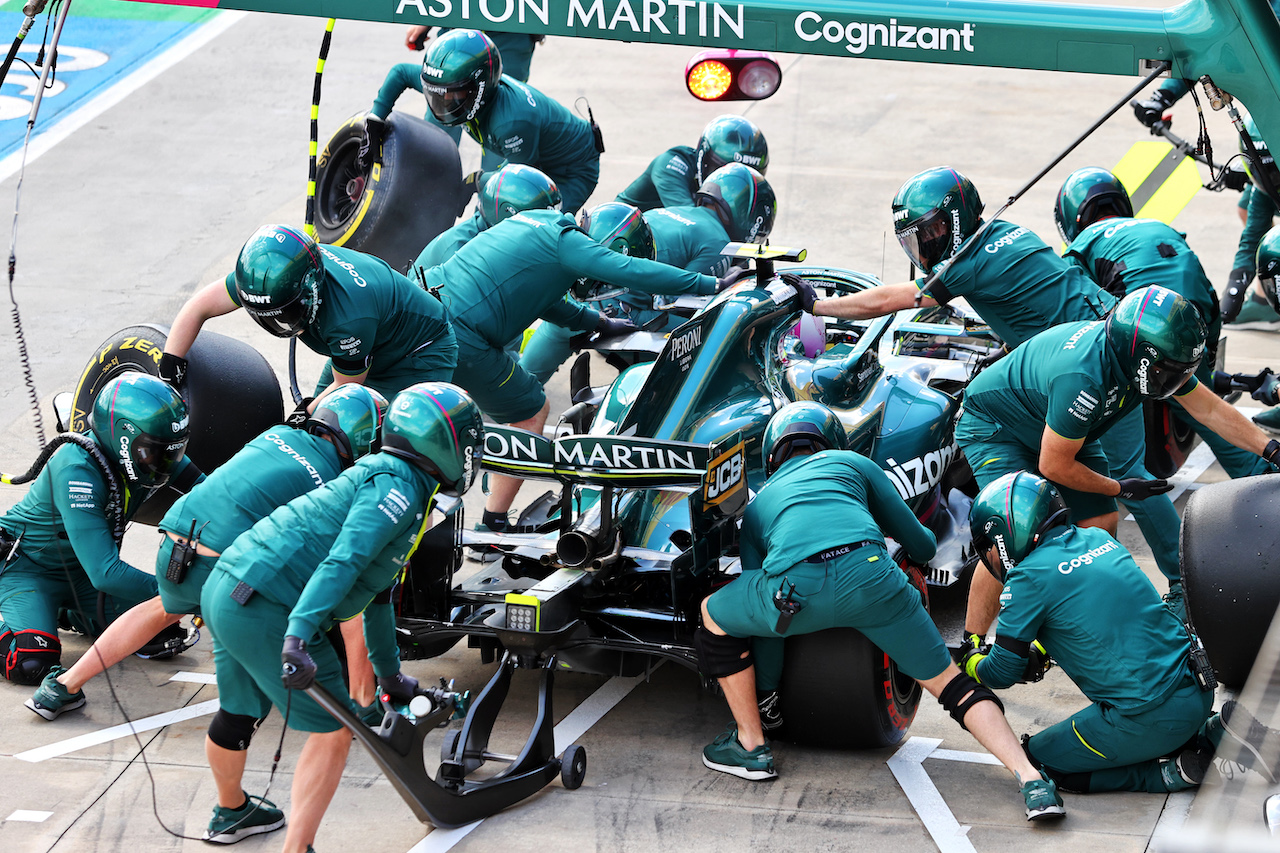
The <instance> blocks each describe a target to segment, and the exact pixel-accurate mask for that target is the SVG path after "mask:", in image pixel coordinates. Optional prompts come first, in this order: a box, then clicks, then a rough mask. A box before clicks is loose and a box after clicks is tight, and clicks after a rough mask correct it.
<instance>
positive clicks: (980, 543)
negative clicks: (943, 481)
mask: <svg viewBox="0 0 1280 853" xmlns="http://www.w3.org/2000/svg"><path fill="white" fill-rule="evenodd" d="M1070 520H1071V515H1070V511H1069V510H1068V509H1067V505H1066V503H1065V502H1064V501H1063V500H1062V496H1061V495H1060V494H1058V490H1057V489H1055V488H1054V487H1053V484H1052V483H1050V482H1049V481H1048V480H1045V479H1043V478H1041V477H1037V476H1036V475H1035V474H1031V473H1028V472H1027V471H1015V472H1014V473H1012V474H1005V475H1004V476H1003V477H1000V478H998V479H996V480H992V481H991V482H990V483H988V484H987V485H986V487H985V488H984V489H983V490H982V491H981V492H979V493H978V496H977V497H976V498H974V501H973V506H972V507H970V508H969V533H970V534H971V535H972V536H973V546H974V549H975V550H976V551H977V552H978V555H979V556H980V557H982V559H983V562H985V563H986V564H987V567H988V568H989V569H991V573H992V574H993V575H995V577H996V578H998V579H999V580H1000V581H1001V582H1003V581H1004V577H1005V575H1006V574H1008V572H1009V569H1011V568H1013V567H1014V566H1016V565H1017V564H1018V563H1021V562H1022V560H1023V559H1024V558H1025V557H1026V556H1027V555H1028V554H1030V553H1031V552H1032V551H1033V550H1035V548H1036V546H1038V545H1039V544H1040V543H1041V542H1043V541H1044V540H1045V539H1047V538H1048V537H1049V534H1050V532H1051V531H1052V530H1053V529H1054V528H1056V527H1060V526H1062V525H1066V524H1069V523H1070ZM992 548H994V549H995V550H996V554H995V559H994V563H995V565H992V562H993V561H992V560H991V559H988V557H989V552H990V551H991V549H992Z"/></svg>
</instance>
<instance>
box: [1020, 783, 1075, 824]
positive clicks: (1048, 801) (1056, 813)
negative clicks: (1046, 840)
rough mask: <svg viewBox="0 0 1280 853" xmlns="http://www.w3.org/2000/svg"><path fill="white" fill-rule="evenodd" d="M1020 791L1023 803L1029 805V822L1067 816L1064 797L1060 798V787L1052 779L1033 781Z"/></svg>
mask: <svg viewBox="0 0 1280 853" xmlns="http://www.w3.org/2000/svg"><path fill="white" fill-rule="evenodd" d="M1020 790H1021V791H1022V801H1023V802H1024V803H1026V804H1027V820H1056V819H1057V818H1061V817H1066V816H1067V810H1066V808H1064V807H1063V805H1062V797H1059V796H1058V786H1057V785H1055V784H1054V783H1053V780H1052V779H1032V780H1031V781H1030V782H1028V783H1026V784H1025V785H1023V786H1022V788H1021V789H1020Z"/></svg>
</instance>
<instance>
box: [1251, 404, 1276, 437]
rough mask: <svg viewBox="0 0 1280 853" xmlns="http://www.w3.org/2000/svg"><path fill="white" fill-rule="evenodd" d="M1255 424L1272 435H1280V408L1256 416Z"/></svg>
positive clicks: (1254, 418) (1254, 417)
mask: <svg viewBox="0 0 1280 853" xmlns="http://www.w3.org/2000/svg"><path fill="white" fill-rule="evenodd" d="M1253 422H1254V423H1255V424H1257V425H1258V426H1260V427H1261V428H1262V429H1264V430H1266V431H1267V432H1269V433H1271V434H1272V435H1280V407H1277V408H1274V409H1267V410H1266V411H1263V412H1260V413H1258V414H1256V415H1254V416H1253Z"/></svg>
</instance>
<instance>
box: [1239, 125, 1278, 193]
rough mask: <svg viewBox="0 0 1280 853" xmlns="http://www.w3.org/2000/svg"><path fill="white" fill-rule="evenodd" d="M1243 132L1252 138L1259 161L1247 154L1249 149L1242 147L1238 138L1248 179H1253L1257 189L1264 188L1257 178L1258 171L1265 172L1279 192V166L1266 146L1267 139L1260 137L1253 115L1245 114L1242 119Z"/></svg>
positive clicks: (1242, 144)
mask: <svg viewBox="0 0 1280 853" xmlns="http://www.w3.org/2000/svg"><path fill="white" fill-rule="evenodd" d="M1244 130H1245V133H1247V134H1249V138H1250V139H1251V140H1253V147H1254V148H1256V149H1257V150H1258V157H1259V159H1260V160H1261V161H1262V162H1261V163H1254V162H1253V161H1252V157H1250V156H1249V150H1248V149H1247V148H1245V147H1244V140H1243V139H1241V140H1240V153H1241V154H1243V155H1244V156H1243V157H1241V158H1240V159H1242V160H1243V161H1244V171H1245V173H1246V174H1247V175H1248V176H1249V180H1251V181H1253V185H1254V186H1255V187H1257V188H1258V189H1260V190H1261V189H1264V187H1263V186H1262V182H1261V181H1260V180H1259V178H1258V173H1259V172H1266V173H1267V178H1268V179H1270V181H1271V186H1272V188H1273V189H1275V190H1276V191H1277V192H1280V168H1277V167H1276V161H1275V158H1274V157H1272V156H1271V149H1269V148H1268V147H1267V140H1265V139H1263V138H1262V134H1261V133H1259V132H1258V125H1257V123H1256V122H1254V120H1253V116H1245V119H1244Z"/></svg>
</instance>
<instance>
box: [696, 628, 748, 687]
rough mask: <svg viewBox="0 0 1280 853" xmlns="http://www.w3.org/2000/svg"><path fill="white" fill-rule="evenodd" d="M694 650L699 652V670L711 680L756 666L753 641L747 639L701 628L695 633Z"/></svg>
mask: <svg viewBox="0 0 1280 853" xmlns="http://www.w3.org/2000/svg"><path fill="white" fill-rule="evenodd" d="M693 648H694V649H695V650H696V651H697V652H698V669H700V670H701V671H702V674H703V675H706V676H709V677H710V678H724V677H725V676H727V675H734V674H736V673H739V672H742V671H743V670H744V669H746V668H747V667H749V666H752V665H754V664H755V658H754V657H753V656H752V654H751V641H750V640H749V639H747V638H745V637H730V636H727V635H725V636H722V635H720V634H713V633H711V632H710V631H708V630H707V629H706V628H702V627H699V628H698V630H696V631H694V632H693Z"/></svg>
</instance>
